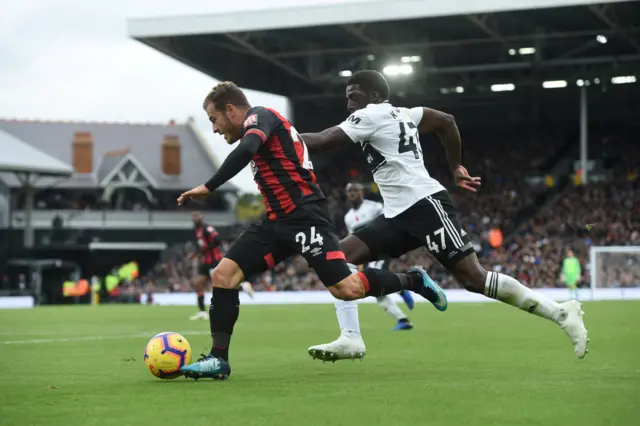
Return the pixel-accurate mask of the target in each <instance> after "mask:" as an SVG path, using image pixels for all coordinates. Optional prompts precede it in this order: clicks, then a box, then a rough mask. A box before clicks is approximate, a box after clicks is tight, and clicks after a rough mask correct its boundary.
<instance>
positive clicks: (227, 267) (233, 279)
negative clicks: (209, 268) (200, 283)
mask: <svg viewBox="0 0 640 426" xmlns="http://www.w3.org/2000/svg"><path fill="white" fill-rule="evenodd" d="M242 278H243V277H242V271H241V270H240V268H239V267H238V265H237V264H236V263H235V262H231V263H228V262H220V264H219V265H218V266H216V267H215V268H214V270H213V272H211V281H212V283H213V286H214V287H220V288H237V287H238V286H239V285H240V283H241V282H242Z"/></svg>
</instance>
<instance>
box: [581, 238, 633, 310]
mask: <svg viewBox="0 0 640 426" xmlns="http://www.w3.org/2000/svg"><path fill="white" fill-rule="evenodd" d="M589 264H590V272H591V298H592V299H595V298H597V299H600V298H602V296H604V293H603V292H601V291H599V290H604V289H612V290H613V289H618V290H619V291H618V296H617V297H615V296H614V295H613V294H612V295H611V296H612V297H611V298H626V297H624V296H625V295H624V293H625V292H626V293H629V291H631V292H633V291H637V292H639V293H640V246H596V247H591V248H590V252H589ZM596 293H597V294H596ZM601 293H602V294H601ZM604 298H609V297H606V296H604Z"/></svg>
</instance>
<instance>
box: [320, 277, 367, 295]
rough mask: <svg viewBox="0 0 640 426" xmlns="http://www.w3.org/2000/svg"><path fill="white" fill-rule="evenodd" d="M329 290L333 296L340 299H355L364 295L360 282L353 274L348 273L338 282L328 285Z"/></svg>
mask: <svg viewBox="0 0 640 426" xmlns="http://www.w3.org/2000/svg"><path fill="white" fill-rule="evenodd" d="M329 291H330V292H331V294H332V295H333V297H335V298H336V299H340V300H357V299H362V297H363V296H364V290H363V288H362V283H361V282H360V279H359V278H358V277H357V276H356V275H355V274H352V275H349V276H348V277H347V278H345V279H344V280H342V281H340V282H339V283H338V284H336V285H334V286H332V287H329Z"/></svg>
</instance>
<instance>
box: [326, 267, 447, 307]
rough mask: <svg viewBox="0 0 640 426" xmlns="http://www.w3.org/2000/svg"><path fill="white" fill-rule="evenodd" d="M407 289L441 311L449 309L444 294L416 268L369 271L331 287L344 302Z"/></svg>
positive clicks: (354, 275)
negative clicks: (395, 270)
mask: <svg viewBox="0 0 640 426" xmlns="http://www.w3.org/2000/svg"><path fill="white" fill-rule="evenodd" d="M425 276H426V277H427V278H426V279H425ZM426 281H428V283H427V282H426ZM403 290H411V291H413V292H415V293H418V294H420V295H422V296H423V297H424V298H425V299H427V300H429V301H430V302H431V303H433V304H434V305H437V306H436V307H437V308H438V309H439V310H444V309H446V297H445V296H444V293H443V292H442V290H441V289H440V288H439V287H438V286H437V284H435V282H433V280H431V279H430V278H428V276H427V275H426V273H425V272H424V271H422V270H420V269H419V268H412V269H411V270H410V271H409V272H407V273H403V274H395V273H393V272H388V271H382V270H380V269H374V268H367V269H365V270H364V271H362V272H357V273H353V274H351V275H349V276H348V277H346V278H345V279H343V280H342V281H340V282H339V283H338V284H336V285H334V286H330V287H329V291H330V292H331V294H332V295H333V296H334V297H335V298H336V299H340V300H356V299H362V298H365V297H367V296H374V297H379V296H385V295H387V294H392V293H397V292H400V291H403Z"/></svg>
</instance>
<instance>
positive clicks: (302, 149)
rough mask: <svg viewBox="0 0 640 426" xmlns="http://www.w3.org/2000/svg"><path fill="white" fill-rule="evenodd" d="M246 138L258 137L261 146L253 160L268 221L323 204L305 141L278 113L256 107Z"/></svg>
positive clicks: (248, 119) (247, 123) (249, 117)
mask: <svg viewBox="0 0 640 426" xmlns="http://www.w3.org/2000/svg"><path fill="white" fill-rule="evenodd" d="M243 131H244V135H247V134H252V133H253V134H256V135H258V136H259V137H260V138H261V139H262V145H261V146H260V148H259V149H258V152H257V153H256V155H254V157H253V159H252V160H251V171H252V172H253V179H254V180H255V181H256V183H257V184H258V188H259V189H260V193H261V194H262V199H263V200H264V204H265V207H266V214H267V218H269V219H270V220H274V219H276V218H279V217H283V216H286V215H287V214H289V213H291V212H292V211H293V210H295V208H296V207H298V206H299V205H300V204H303V203H307V202H310V201H317V200H323V199H324V198H325V197H324V194H323V193H322V190H321V189H320V186H318V184H317V183H316V176H315V174H314V173H313V165H312V163H311V160H309V152H308V151H307V147H306V145H305V144H304V141H303V140H302V138H301V137H300V135H299V134H298V132H297V131H296V129H295V128H294V127H293V126H292V125H291V123H289V121H288V120H287V119H286V118H284V117H283V116H282V115H280V114H279V113H278V112H277V111H275V110H273V109H270V108H263V107H253V108H251V109H250V110H249V112H248V113H247V117H246V119H245V121H244V124H243Z"/></svg>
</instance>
